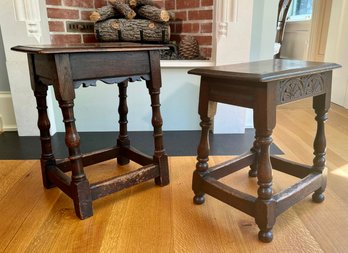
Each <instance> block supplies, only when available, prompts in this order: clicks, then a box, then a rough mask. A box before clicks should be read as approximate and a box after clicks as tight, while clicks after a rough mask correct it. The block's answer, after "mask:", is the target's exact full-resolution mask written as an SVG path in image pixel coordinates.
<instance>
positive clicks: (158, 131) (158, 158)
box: [146, 81, 169, 186]
mask: <svg viewBox="0 0 348 253" xmlns="http://www.w3.org/2000/svg"><path fill="white" fill-rule="evenodd" d="M146 86H147V88H148V90H149V94H150V96H151V107H152V120H151V121H152V126H153V138H154V144H155V152H154V158H153V159H154V161H155V163H157V164H158V166H159V168H160V176H159V177H156V178H155V183H156V184H157V185H160V186H165V185H167V184H169V171H168V156H167V154H166V153H165V150H164V147H163V132H162V124H163V121H162V116H161V110H160V108H161V104H160V99H159V96H160V89H159V88H155V87H156V86H155V85H154V84H153V82H152V81H147V82H146Z"/></svg>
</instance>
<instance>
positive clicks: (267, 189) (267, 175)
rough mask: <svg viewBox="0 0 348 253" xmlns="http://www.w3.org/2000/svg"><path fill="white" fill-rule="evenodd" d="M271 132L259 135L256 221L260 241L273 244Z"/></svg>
mask: <svg viewBox="0 0 348 253" xmlns="http://www.w3.org/2000/svg"><path fill="white" fill-rule="evenodd" d="M271 132H272V131H270V132H263V133H257V139H256V142H257V145H258V146H259V147H260V153H259V155H258V158H257V159H258V163H259V168H258V173H257V179H258V182H257V184H258V185H259V189H258V191H257V194H258V198H257V200H256V216H255V221H256V223H257V225H258V226H259V228H260V232H259V240H260V241H262V242H271V241H272V239H273V232H272V228H273V225H274V223H275V213H274V209H275V203H274V201H272V200H271V198H272V165H271V160H270V145H271V143H272V137H271Z"/></svg>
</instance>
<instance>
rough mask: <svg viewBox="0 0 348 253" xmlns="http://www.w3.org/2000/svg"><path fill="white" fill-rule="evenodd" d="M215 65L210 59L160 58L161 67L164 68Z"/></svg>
mask: <svg viewBox="0 0 348 253" xmlns="http://www.w3.org/2000/svg"><path fill="white" fill-rule="evenodd" d="M211 66H215V62H214V61H212V60H206V61H204V60H161V67H165V68H167V67H168V68H196V67H211Z"/></svg>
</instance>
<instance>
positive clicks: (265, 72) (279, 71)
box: [188, 59, 341, 82]
mask: <svg viewBox="0 0 348 253" xmlns="http://www.w3.org/2000/svg"><path fill="white" fill-rule="evenodd" d="M339 67H341V66H340V65H338V64H336V63H327V62H310V61H299V60H289V59H272V60H265V61H256V62H247V63H240V64H232V65H224V66H217V67H208V68H196V69H192V70H190V71H189V72H188V73H189V74H194V75H200V76H203V77H213V78H223V79H230V80H244V81H252V82H270V81H275V80H281V79H286V78H291V77H296V76H300V75H309V74H314V73H320V72H325V71H329V70H332V69H335V68H339Z"/></svg>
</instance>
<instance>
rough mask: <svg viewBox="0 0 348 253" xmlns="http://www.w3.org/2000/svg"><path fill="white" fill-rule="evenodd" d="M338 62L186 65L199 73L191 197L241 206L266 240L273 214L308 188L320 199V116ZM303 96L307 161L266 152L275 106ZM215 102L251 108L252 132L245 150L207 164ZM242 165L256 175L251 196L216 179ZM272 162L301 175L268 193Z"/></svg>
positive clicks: (322, 139)
mask: <svg viewBox="0 0 348 253" xmlns="http://www.w3.org/2000/svg"><path fill="white" fill-rule="evenodd" d="M338 67H340V66H339V65H337V64H333V63H319V62H304V61H296V60H280V59H276V60H267V61H260V62H251V63H243V64H236V65H228V66H220V67H212V68H199V69H193V70H191V71H189V73H190V74H195V75H200V76H201V86H200V94H199V108H198V112H199V115H200V117H201V127H202V132H201V140H200V143H199V146H198V156H197V160H198V162H197V164H196V170H195V172H194V173H193V182H192V189H193V191H194V193H195V196H194V203H195V204H202V203H204V201H205V199H204V194H205V193H207V194H209V195H211V196H213V197H215V198H217V199H219V200H221V201H222V202H224V203H226V204H228V205H231V206H233V207H235V208H237V209H239V210H241V211H243V212H244V213H246V214H248V215H250V216H252V217H254V218H255V221H256V223H257V225H258V226H259V228H260V232H259V239H260V240H261V241H263V242H270V241H272V239H273V233H272V227H273V225H274V224H275V220H276V217H277V216H278V215H280V214H281V213H282V212H284V211H285V210H287V209H288V208H290V207H291V206H292V205H294V204H295V203H296V202H298V201H300V200H302V199H303V198H305V197H306V196H307V195H309V194H310V193H312V192H314V194H313V196H312V199H313V201H314V202H318V203H320V202H322V201H323V200H324V195H323V192H324V190H325V186H326V172H325V171H326V169H325V160H326V158H325V156H326V153H325V150H326V140H325V133H324V122H325V121H326V120H327V112H328V109H329V107H330V96H331V79H332V69H334V68H338ZM306 97H313V108H314V110H315V113H316V115H317V116H316V118H315V119H316V121H317V133H316V136H315V140H314V156H315V157H314V160H313V165H312V166H307V165H302V164H298V163H295V162H291V161H288V160H285V159H282V158H279V157H275V156H272V155H270V151H269V150H270V145H271V143H272V137H271V135H272V131H273V128H274V127H275V125H276V106H277V105H280V104H285V103H288V102H291V101H295V100H299V99H302V98H306ZM216 102H221V103H226V104H231V105H237V106H242V107H247V108H252V109H253V112H254V127H255V130H256V134H255V142H254V144H253V147H252V148H251V150H250V152H247V153H245V154H243V155H241V156H240V157H238V158H235V159H232V160H229V161H227V162H225V163H223V164H220V165H216V166H214V167H211V168H209V167H208V157H209V141H208V132H209V128H210V126H211V123H210V121H211V118H212V116H213V115H214V113H215V110H214V106H215V105H216ZM235 145H238V144H235ZM247 166H250V168H251V170H250V171H249V176H251V177H256V176H257V179H258V182H257V183H258V185H259V189H258V191H257V195H258V196H257V197H254V196H251V195H249V194H246V193H243V192H241V191H238V190H236V189H233V188H231V187H229V186H227V185H225V184H223V183H221V182H219V179H220V178H223V177H224V176H227V175H229V174H231V173H233V172H236V171H238V170H240V169H242V168H245V167H247ZM272 168H274V169H276V170H279V171H281V172H284V173H286V174H289V175H292V176H295V177H298V178H300V179H301V180H300V181H299V182H298V183H296V184H295V185H293V186H292V187H289V188H287V189H285V190H283V191H281V192H279V193H277V194H273V192H272Z"/></svg>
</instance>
